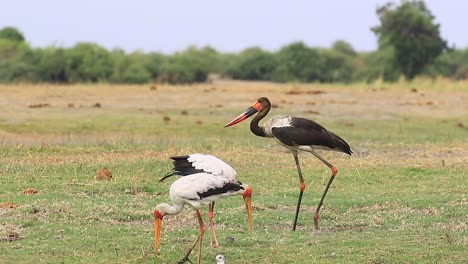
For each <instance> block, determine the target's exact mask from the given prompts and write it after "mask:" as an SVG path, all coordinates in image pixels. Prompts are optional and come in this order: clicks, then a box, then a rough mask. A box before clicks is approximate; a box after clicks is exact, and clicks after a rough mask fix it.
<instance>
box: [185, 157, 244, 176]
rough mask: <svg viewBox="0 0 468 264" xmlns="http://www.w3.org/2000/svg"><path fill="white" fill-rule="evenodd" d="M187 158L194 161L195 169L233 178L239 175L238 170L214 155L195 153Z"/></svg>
mask: <svg viewBox="0 0 468 264" xmlns="http://www.w3.org/2000/svg"><path fill="white" fill-rule="evenodd" d="M187 160H188V161H189V162H191V163H192V166H194V168H195V169H198V170H203V171H205V172H207V173H210V174H212V175H215V176H223V177H229V178H231V179H235V178H236V176H237V173H236V171H235V170H234V169H233V168H232V167H231V166H229V164H227V163H226V162H224V161H222V160H220V159H219V158H217V157H215V156H212V155H207V154H200V153H195V154H191V155H189V158H188V159H187Z"/></svg>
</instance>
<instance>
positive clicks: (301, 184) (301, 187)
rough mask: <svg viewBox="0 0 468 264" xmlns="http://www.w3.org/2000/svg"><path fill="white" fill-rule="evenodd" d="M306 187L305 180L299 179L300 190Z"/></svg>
mask: <svg viewBox="0 0 468 264" xmlns="http://www.w3.org/2000/svg"><path fill="white" fill-rule="evenodd" d="M305 188H306V184H305V181H301V183H300V185H299V189H300V190H301V192H303V191H304V190H305Z"/></svg>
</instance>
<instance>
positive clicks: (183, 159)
mask: <svg viewBox="0 0 468 264" xmlns="http://www.w3.org/2000/svg"><path fill="white" fill-rule="evenodd" d="M189 157H190V156H189V155H186V156H176V157H171V159H172V160H173V164H174V168H173V170H172V171H171V172H169V173H167V174H166V175H164V177H163V178H161V179H160V180H159V181H160V182H162V181H164V180H165V179H166V178H169V177H171V176H174V175H179V176H187V175H190V174H195V173H201V172H205V171H204V170H201V169H196V168H195V166H194V165H193V163H192V162H190V161H188V158H189Z"/></svg>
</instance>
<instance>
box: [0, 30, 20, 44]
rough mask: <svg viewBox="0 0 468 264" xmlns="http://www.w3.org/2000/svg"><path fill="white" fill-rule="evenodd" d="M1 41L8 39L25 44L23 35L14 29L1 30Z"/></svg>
mask: <svg viewBox="0 0 468 264" xmlns="http://www.w3.org/2000/svg"><path fill="white" fill-rule="evenodd" d="M0 39H8V40H11V41H14V42H23V41H24V36H23V34H22V33H21V32H20V31H19V30H18V29H16V28H14V27H4V28H2V29H1V30H0Z"/></svg>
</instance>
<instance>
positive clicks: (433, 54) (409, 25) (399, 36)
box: [372, 0, 447, 79]
mask: <svg viewBox="0 0 468 264" xmlns="http://www.w3.org/2000/svg"><path fill="white" fill-rule="evenodd" d="M377 15H378V17H379V19H380V26H377V27H374V28H373V29H372V30H373V31H374V33H375V34H376V35H377V37H378V38H379V46H380V49H386V48H387V47H389V46H390V47H392V48H393V50H394V55H393V60H394V63H395V65H396V66H398V68H399V69H400V71H401V72H402V73H403V74H404V75H405V76H406V78H407V79H412V78H414V77H415V76H416V75H417V74H419V73H421V72H422V71H423V70H424V68H425V67H426V66H427V65H429V64H430V63H431V62H432V61H433V60H434V59H435V58H437V56H439V55H440V54H441V53H442V52H443V51H444V49H446V48H447V43H446V41H445V40H443V39H442V38H441V37H440V32H439V27H440V26H439V25H438V24H435V23H434V16H433V15H432V14H431V12H430V11H429V9H427V7H426V5H425V4H424V1H415V0H412V1H403V2H402V4H401V5H399V6H396V5H395V4H394V3H388V4H386V5H384V6H381V7H378V8H377Z"/></svg>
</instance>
